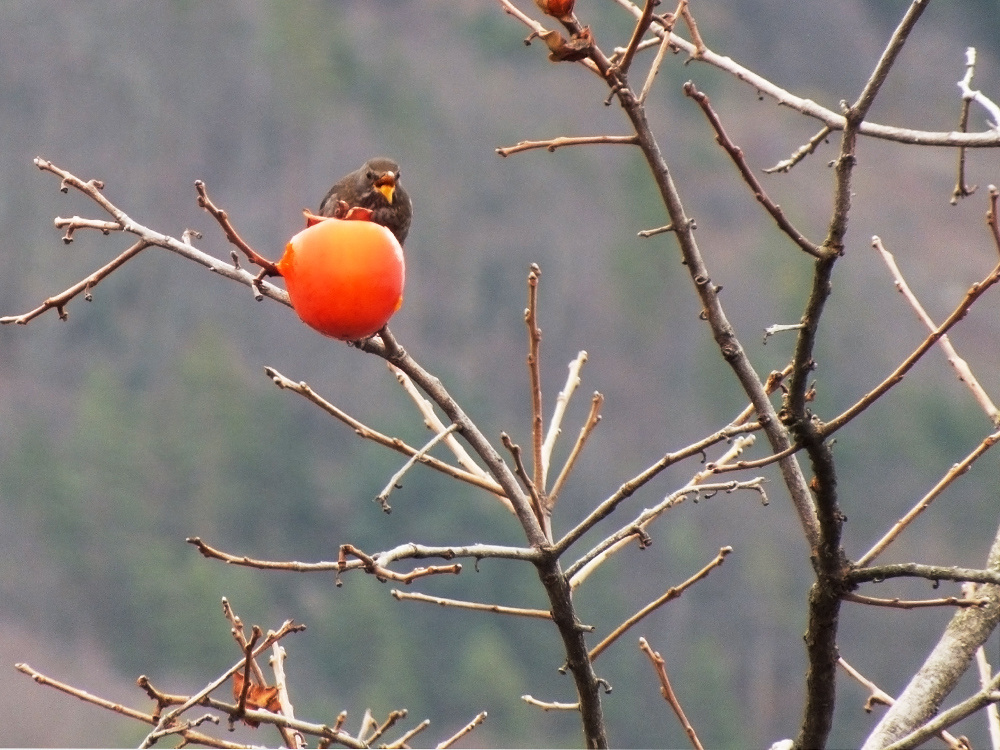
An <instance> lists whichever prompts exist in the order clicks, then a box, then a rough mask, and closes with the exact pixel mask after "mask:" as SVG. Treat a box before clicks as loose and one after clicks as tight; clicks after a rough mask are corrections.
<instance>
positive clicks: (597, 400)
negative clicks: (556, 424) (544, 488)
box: [545, 391, 604, 515]
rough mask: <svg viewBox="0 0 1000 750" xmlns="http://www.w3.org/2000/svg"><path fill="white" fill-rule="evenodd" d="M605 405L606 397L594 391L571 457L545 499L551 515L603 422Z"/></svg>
mask: <svg viewBox="0 0 1000 750" xmlns="http://www.w3.org/2000/svg"><path fill="white" fill-rule="evenodd" d="M603 404H604V396H602V395H601V394H600V393H598V392H597V391H594V395H593V397H591V399H590V413H589V414H587V420H586V421H585V422H584V423H583V427H581V428H580V434H579V435H577V438H576V442H575V443H574V444H573V449H572V450H571V451H570V453H569V457H568V458H567V459H566V463H565V464H563V467H562V470H561V471H560V472H559V476H557V477H556V481H555V482H553V483H552V489H551V490H550V491H549V493H548V495H547V496H546V497H545V511H546V512H547V513H548V514H549V515H551V514H552V510H553V508H555V505H556V500H557V499H558V497H559V493H560V492H561V491H562V488H563V485H565V484H566V480H567V478H568V477H569V475H570V472H572V471H573V466H574V465H575V464H576V460H577V459H578V458H579V457H580V452H581V451H582V450H583V446H584V444H585V443H586V442H587V438H589V437H590V434H591V433H592V432H593V431H594V428H595V427H597V425H598V423H599V422H600V421H601V406H602V405H603Z"/></svg>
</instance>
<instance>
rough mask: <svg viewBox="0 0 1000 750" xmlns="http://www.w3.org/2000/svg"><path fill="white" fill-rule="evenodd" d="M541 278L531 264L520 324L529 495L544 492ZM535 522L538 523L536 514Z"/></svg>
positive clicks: (538, 270)
mask: <svg viewBox="0 0 1000 750" xmlns="http://www.w3.org/2000/svg"><path fill="white" fill-rule="evenodd" d="M541 275H542V270H541V268H539V267H538V265H537V264H535V263H532V264H531V270H529V271H528V306H527V308H525V310H524V324H525V325H526V326H527V328H528V376H529V380H530V387H531V448H532V452H531V457H532V460H533V463H534V469H535V471H534V477H533V479H532V485H533V486H534V491H533V493H532V494H533V495H534V494H536V493H537V494H541V493H543V492H545V480H544V472H543V470H542V442H543V441H544V439H545V436H544V434H543V432H544V430H545V424H544V421H543V419H544V418H543V417H542V376H541V363H540V362H539V347H540V346H541V343H542V329H541V328H539V327H538V280H539V278H540V277H541ZM529 489H530V487H529ZM536 500H537V498H536ZM541 509H542V505H541V503H540V502H539V503H538V510H539V512H540V511H541ZM538 520H539V521H541V520H542V518H541V515H540V514H539V518H538Z"/></svg>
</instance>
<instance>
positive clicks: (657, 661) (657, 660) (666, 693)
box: [639, 638, 704, 750]
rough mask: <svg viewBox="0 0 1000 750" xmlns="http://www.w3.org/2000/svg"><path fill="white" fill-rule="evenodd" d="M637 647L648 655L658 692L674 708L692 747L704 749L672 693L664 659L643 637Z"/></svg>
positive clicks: (674, 694)
mask: <svg viewBox="0 0 1000 750" xmlns="http://www.w3.org/2000/svg"><path fill="white" fill-rule="evenodd" d="M639 649H640V650H641V651H642V652H643V653H645V654H646V656H648V657H649V660H650V661H651V662H652V663H653V668H654V669H655V670H656V676H657V678H658V679H659V680H660V693H661V694H662V695H663V698H664V700H666V701H667V703H668V704H670V708H672V709H673V710H674V713H675V714H677V719H678V720H679V721H680V723H681V726H682V727H683V728H684V733H685V734H686V735H687V736H688V739H689V740H690V741H691V745H692V746H693V747H694V750H704V747H703V746H702V744H701V740H699V739H698V734H697V733H696V732H695V731H694V727H693V726H691V722H690V721H688V718H687V716H686V715H685V714H684V709H683V708H681V703H680V701H679V700H677V695H676V693H674V689H673V687H671V685H670V678H669V677H668V676H667V663H666V661H665V660H664V659H663V657H662V656H661V655H660V652H659V651H654V650H653V648H652V647H651V646H650V645H649V643H648V642H647V641H646V639H645V638H640V639H639Z"/></svg>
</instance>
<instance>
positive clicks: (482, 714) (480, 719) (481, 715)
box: [437, 711, 486, 750]
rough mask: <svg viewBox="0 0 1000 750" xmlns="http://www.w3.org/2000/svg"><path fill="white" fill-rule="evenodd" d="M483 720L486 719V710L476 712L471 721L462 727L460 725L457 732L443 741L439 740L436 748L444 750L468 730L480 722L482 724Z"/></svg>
mask: <svg viewBox="0 0 1000 750" xmlns="http://www.w3.org/2000/svg"><path fill="white" fill-rule="evenodd" d="M484 721H486V712H485V711H481V712H480V713H478V714H476V715H475V717H474V718H473V719H472V721H470V722H469V723H468V724H466V725H465V726H464V727H462V728H461V729H459V730H458V731H457V732H455V734H453V735H452V736H451V737H449V738H448V739H446V740H444V741H443V742H439V743H438V744H437V748H438V750H444V749H445V748H449V747H451V746H452V745H454V744H455V743H456V742H458V741H459V740H460V739H462V738H463V737H464V736H465V735H467V734H468V733H469V732H471V731H472V730H473V729H475V728H476V727H478V726H479V725H480V724H482V723H483V722H484Z"/></svg>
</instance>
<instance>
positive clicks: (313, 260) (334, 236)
mask: <svg viewBox="0 0 1000 750" xmlns="http://www.w3.org/2000/svg"><path fill="white" fill-rule="evenodd" d="M277 268H278V271H279V272H280V273H281V275H282V276H283V277H284V279H285V286H286V287H287V289H288V296H289V297H290V298H291V301H292V307H293V308H294V310H295V312H296V313H297V314H298V316H299V317H300V318H301V319H302V322H303V323H305V324H306V325H308V326H310V327H312V328H315V329H316V330H317V331H319V332H320V333H322V334H324V335H326V336H331V337H333V338H335V339H340V340H341V341H354V340H357V339H363V338H365V337H366V336H371V335H372V334H374V333H377V332H378V331H379V330H380V329H381V328H382V327H383V326H384V325H385V324H386V323H387V322H388V321H389V318H391V317H392V315H393V313H395V312H396V311H397V310H398V309H399V308H400V307H401V306H402V304H403V282H404V279H405V263H404V260H403V248H402V247H401V246H400V244H399V242H398V241H397V240H396V238H395V237H394V236H393V234H392V232H390V231H389V230H388V229H386V228H385V227H383V226H382V225H380V224H376V223H374V222H373V221H368V220H367V218H366V217H365V214H364V213H361V217H360V218H354V217H353V216H352V217H351V218H348V219H324V220H322V221H319V222H318V223H315V224H313V225H312V226H310V227H307V228H306V229H303V230H302V231H301V232H299V233H298V234H296V235H295V236H294V237H292V239H290V240H289V241H288V245H287V246H286V247H285V254H284V255H282V256H281V260H279V261H278V263H277Z"/></svg>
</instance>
